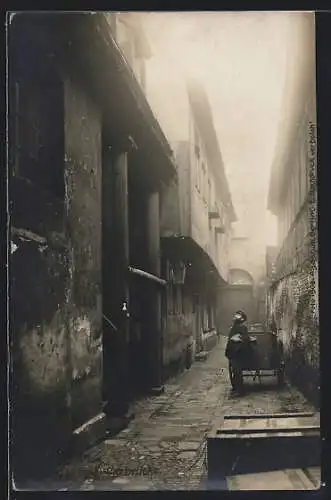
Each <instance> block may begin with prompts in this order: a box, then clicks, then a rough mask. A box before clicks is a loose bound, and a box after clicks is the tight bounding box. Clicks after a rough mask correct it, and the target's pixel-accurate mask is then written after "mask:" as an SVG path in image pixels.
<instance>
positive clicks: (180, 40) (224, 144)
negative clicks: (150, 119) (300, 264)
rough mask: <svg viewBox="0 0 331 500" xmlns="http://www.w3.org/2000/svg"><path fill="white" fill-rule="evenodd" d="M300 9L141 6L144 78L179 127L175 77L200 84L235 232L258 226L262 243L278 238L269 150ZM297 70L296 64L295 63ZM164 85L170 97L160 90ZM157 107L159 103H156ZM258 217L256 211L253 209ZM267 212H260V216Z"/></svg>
mask: <svg viewBox="0 0 331 500" xmlns="http://www.w3.org/2000/svg"><path fill="white" fill-rule="evenodd" d="M300 15H301V14H300V13H291V12H199V13H194V12H181V13H176V12H173V13H160V12H158V13H154V12H153V13H141V14H140V16H141V21H142V23H143V25H144V28H145V29H146V33H147V36H148V38H149V41H150V43H151V46H152V51H153V54H154V56H153V58H152V60H150V61H149V66H150V68H153V70H152V71H149V73H148V78H149V79H151V78H152V79H153V78H154V80H155V81H154V82H153V85H151V87H153V88H157V85H156V86H155V83H156V82H157V81H158V82H159V85H162V89H163V90H164V91H163V92H159V96H161V97H159V98H160V99H162V103H164V107H167V109H168V110H169V116H171V107H172V108H173V112H174V113H175V114H174V115H172V116H173V117H172V118H170V119H171V120H172V121H171V123H170V126H171V128H172V129H173V128H176V127H178V133H179V135H180V132H179V127H180V116H181V112H180V107H181V99H180V97H179V96H178V87H176V86H174V85H172V83H173V82H174V81H175V80H176V79H177V82H178V84H179V86H180V83H181V82H180V81H181V80H183V81H184V75H185V74H188V75H189V74H191V75H193V76H195V77H198V78H199V79H200V80H201V81H202V83H203V84H204V86H205V88H206V90H207V92H208V95H209V99H210V102H211V106H212V109H213V116H214V122H215V127H216V130H217V133H218V138H219V143H220V149H221V151H222V155H223V159H224V164H225V169H226V173H227V176H228V180H229V185H230V188H231V192H232V198H233V202H234V205H235V208H236V212H237V214H238V216H239V219H240V221H239V223H238V228H237V229H238V231H239V233H240V232H244V233H249V232H250V230H251V229H250V228H251V227H252V230H253V231H256V230H257V222H256V221H257V219H256V216H258V214H260V215H259V216H260V217H261V209H262V213H263V214H265V219H264V222H265V223H266V226H267V228H266V227H263V226H264V224H262V225H261V224H260V225H259V230H260V231H261V243H262V242H265V244H274V243H275V242H276V225H275V221H274V220H273V217H271V216H269V215H268V214H267V212H266V208H265V207H266V199H267V192H268V182H269V176H270V168H271V163H272V160H273V156H274V151H275V145H276V139H277V132H278V124H279V118H280V110H281V98H282V93H283V87H284V80H285V73H286V58H287V57H289V56H290V53H291V50H292V48H293V45H295V44H293V37H294V36H295V25H296V24H297V23H298V18H299V17H300ZM293 69H294V70H295V68H293ZM165 92H166V93H167V97H165ZM161 106H162V104H161ZM254 214H255V215H256V216H255V215H254ZM263 217H264V215H263Z"/></svg>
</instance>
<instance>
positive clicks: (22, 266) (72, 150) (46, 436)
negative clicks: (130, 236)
mask: <svg viewBox="0 0 331 500" xmlns="http://www.w3.org/2000/svg"><path fill="white" fill-rule="evenodd" d="M60 87H61V91H62V94H61V101H60V102H58V103H56V106H58V108H59V109H62V110H63V111H64V116H63V114H62V118H61V121H59V120H57V121H55V120H54V122H53V127H54V130H53V131H52V133H53V134H54V135H55V136H57V135H59V136H60V137H62V143H61V141H59V144H58V148H62V150H61V151H62V163H61V162H59V163H58V164H57V168H58V169H59V173H58V175H61V173H62V180H63V185H64V193H63V199H62V200H61V199H59V196H54V194H53V193H51V192H48V191H47V190H45V189H42V188H40V186H39V185H38V184H37V181H36V182H31V180H30V179H28V178H25V176H24V175H25V171H24V160H22V159H21V160H20V162H19V163H18V165H17V168H18V169H19V174H20V175H19V176H18V177H16V176H15V177H13V179H12V182H11V201H12V204H13V207H15V208H14V210H13V213H12V228H13V231H12V238H11V239H12V245H13V246H12V248H13V253H12V256H11V270H10V271H11V292H10V296H11V309H10V313H11V335H12V340H11V342H12V370H13V377H12V388H13V392H12V394H13V432H14V435H15V439H14V450H13V453H14V454H15V457H16V458H17V460H16V461H15V464H14V466H15V471H17V478H18V479H19V478H22V477H23V476H25V477H32V476H34V475H36V474H37V475H40V476H41V477H42V476H43V475H45V474H46V469H47V467H48V466H51V464H52V463H54V461H55V460H56V455H57V456H58V457H59V456H60V455H59V453H61V450H63V448H64V447H65V446H66V444H67V443H68V439H69V437H70V434H71V432H72V430H73V429H74V428H75V427H77V426H79V425H80V424H82V423H83V422H84V421H86V420H87V419H88V418H90V417H91V416H93V415H95V414H96V413H97V412H98V411H99V409H100V402H101V355H102V351H101V334H102V332H101V318H102V310H101V306H102V301H101V143H100V142H101V139H100V131H101V130H100V129H101V117H100V113H99V112H98V110H97V109H96V108H95V106H94V104H93V102H92V101H91V99H90V97H89V95H88V93H87V92H86V90H85V89H84V88H80V87H79V85H77V84H76V83H74V82H73V80H69V79H68V80H67V81H65V82H64V85H63V82H62V83H61V85H60ZM41 90H43V91H46V88H44V89H41ZM22 133H24V131H22ZM25 133H26V132H25ZM22 162H23V163H22ZM42 167H43V168H45V169H47V168H48V167H49V165H48V163H47V162H45V163H44V164H43V165H42ZM52 167H53V165H52Z"/></svg>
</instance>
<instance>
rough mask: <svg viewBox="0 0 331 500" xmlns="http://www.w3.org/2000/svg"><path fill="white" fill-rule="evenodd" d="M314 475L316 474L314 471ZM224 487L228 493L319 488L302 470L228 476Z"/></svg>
mask: <svg viewBox="0 0 331 500" xmlns="http://www.w3.org/2000/svg"><path fill="white" fill-rule="evenodd" d="M317 469H318V468H317ZM314 473H315V474H316V472H315V471H314ZM319 476H320V471H319ZM226 486H227V489H228V490H230V491H233V490H240V491H247V490H255V491H258V490H263V491H270V490H281V491H284V490H296V491H298V490H316V489H318V488H319V486H320V480H319V481H318V482H316V481H313V480H312V478H311V476H310V474H309V472H308V473H307V471H306V470H304V469H283V470H276V471H271V472H259V473H255V474H241V475H237V476H230V477H228V478H227V480H226Z"/></svg>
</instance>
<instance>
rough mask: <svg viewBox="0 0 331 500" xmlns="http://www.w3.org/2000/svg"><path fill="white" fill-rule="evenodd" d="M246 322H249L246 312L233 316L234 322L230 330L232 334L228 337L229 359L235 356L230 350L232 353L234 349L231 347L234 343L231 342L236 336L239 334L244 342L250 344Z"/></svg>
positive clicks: (226, 349)
mask: <svg viewBox="0 0 331 500" xmlns="http://www.w3.org/2000/svg"><path fill="white" fill-rule="evenodd" d="M246 322H247V315H246V313H245V312H244V311H236V312H235V314H234V316H233V322H232V326H231V328H230V332H229V335H228V342H227V345H226V348H225V356H226V357H227V358H230V357H232V354H234V353H232V352H230V349H231V351H232V348H231V347H230V346H231V345H233V343H232V342H230V340H231V338H232V337H233V336H234V335H237V334H239V335H240V337H241V338H242V340H243V341H244V342H247V343H248V342H249V334H248V328H247V325H246Z"/></svg>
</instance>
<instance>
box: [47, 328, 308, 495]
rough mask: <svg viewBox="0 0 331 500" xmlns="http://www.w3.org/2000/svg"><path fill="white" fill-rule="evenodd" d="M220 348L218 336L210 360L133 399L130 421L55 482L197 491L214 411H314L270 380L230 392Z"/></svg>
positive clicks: (296, 394) (216, 414)
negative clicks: (152, 392)
mask: <svg viewBox="0 0 331 500" xmlns="http://www.w3.org/2000/svg"><path fill="white" fill-rule="evenodd" d="M224 347H225V340H224V338H223V337H221V339H220V341H219V343H218V344H217V345H216V347H215V348H214V349H213V351H212V352H211V353H210V355H209V357H208V359H207V360H205V361H199V362H195V364H194V365H193V366H192V367H191V369H190V370H187V371H185V372H184V373H182V374H180V375H179V376H177V377H175V378H173V379H171V380H170V381H169V382H168V383H167V384H166V386H165V393H164V394H162V395H160V396H158V397H152V398H147V399H144V400H142V401H139V402H137V403H136V404H135V408H134V412H135V418H134V420H133V421H132V422H131V423H130V425H129V427H128V428H127V429H124V430H123V431H121V432H120V433H119V434H118V435H117V436H116V437H114V438H112V439H106V440H105V441H103V442H102V443H101V444H100V445H97V446H95V447H93V448H92V449H90V450H88V451H87V452H86V453H85V454H84V455H83V456H81V457H78V458H76V459H75V460H72V461H71V463H69V464H67V465H66V466H65V467H63V468H62V469H61V470H60V471H59V478H58V480H59V481H60V482H61V486H59V487H61V488H62V489H69V490H70V489H79V490H96V489H101V490H117V489H120V490H164V489H169V490H181V489H183V490H187V489H189V490H194V489H199V488H202V486H201V485H202V484H203V482H204V479H205V478H206V464H205V461H206V441H205V437H206V435H207V434H208V432H209V431H210V430H211V427H212V426H213V423H214V421H215V419H216V418H217V417H220V416H221V415H222V414H223V415H224V414H245V413H246V414H247V413H272V412H278V413H279V412H286V411H289V412H295V411H312V410H313V409H312V408H311V406H310V405H309V404H308V403H307V402H306V401H305V399H304V398H303V396H302V395H301V394H300V393H299V392H298V391H296V390H295V389H293V388H290V387H285V388H284V389H282V390H280V391H279V390H277V389H276V384H275V382H274V385H272V384H271V383H269V384H266V382H262V385H259V383H258V382H256V383H255V382H254V383H249V388H248V389H249V390H248V391H247V393H246V395H244V396H240V397H239V396H235V395H234V394H233V393H232V390H231V387H230V382H229V378H228V372H227V360H226V358H225V356H224ZM57 484H59V483H57ZM57 489H59V488H57Z"/></svg>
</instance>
